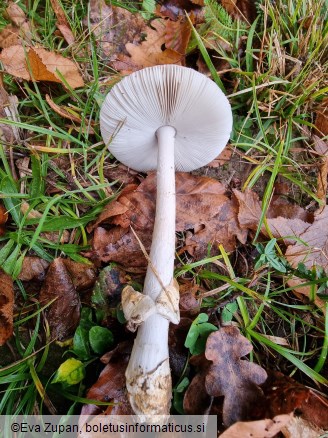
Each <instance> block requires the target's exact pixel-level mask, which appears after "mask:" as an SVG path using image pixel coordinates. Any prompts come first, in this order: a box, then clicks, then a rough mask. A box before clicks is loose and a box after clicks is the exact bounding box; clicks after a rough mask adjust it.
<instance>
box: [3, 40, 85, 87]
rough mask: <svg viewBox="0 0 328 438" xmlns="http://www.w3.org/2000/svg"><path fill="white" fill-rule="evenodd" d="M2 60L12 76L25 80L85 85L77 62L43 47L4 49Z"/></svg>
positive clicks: (17, 46)
mask: <svg viewBox="0 0 328 438" xmlns="http://www.w3.org/2000/svg"><path fill="white" fill-rule="evenodd" d="M0 61H1V62H2V64H3V66H4V69H5V70H6V72H7V73H9V74H11V75H12V76H15V77H18V78H22V79H25V80H28V81H30V80H35V81H50V82H58V83H61V84H63V85H64V86H65V82H67V84H68V85H69V86H70V87H71V88H78V87H82V86H83V85H84V82H83V79H82V76H81V74H80V73H79V70H78V68H77V66H76V64H75V63H74V62H73V61H71V60H70V59H68V58H64V57H63V56H61V55H59V54H56V53H54V52H49V51H47V50H45V49H43V48H41V47H22V46H20V45H15V46H11V47H9V48H6V49H3V51H2V52H1V54H0Z"/></svg>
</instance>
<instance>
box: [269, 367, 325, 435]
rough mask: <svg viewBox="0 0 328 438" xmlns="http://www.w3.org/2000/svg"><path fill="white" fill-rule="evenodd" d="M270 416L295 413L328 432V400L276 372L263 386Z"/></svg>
mask: <svg viewBox="0 0 328 438" xmlns="http://www.w3.org/2000/svg"><path fill="white" fill-rule="evenodd" d="M263 391H264V393H265V395H266V398H267V401H268V406H269V412H268V414H269V416H270V417H271V416H272V417H273V416H275V415H280V414H289V413H290V412H292V413H294V414H295V416H298V417H299V416H300V417H301V418H302V419H303V420H306V421H309V422H311V423H312V424H314V425H315V426H317V427H319V428H320V429H324V430H328V415H327V412H328V400H327V398H324V397H322V396H321V395H319V394H318V393H317V392H316V391H315V390H313V389H311V388H309V387H307V386H304V385H302V384H300V383H298V382H297V381H296V380H294V379H292V378H291V377H289V376H285V375H284V374H282V373H280V372H278V371H274V372H271V373H270V374H269V378H268V380H267V381H266V382H265V385H264V386H263Z"/></svg>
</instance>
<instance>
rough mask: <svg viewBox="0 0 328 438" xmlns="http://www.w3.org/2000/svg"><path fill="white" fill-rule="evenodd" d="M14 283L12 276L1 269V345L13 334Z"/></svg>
mask: <svg viewBox="0 0 328 438" xmlns="http://www.w3.org/2000/svg"><path fill="white" fill-rule="evenodd" d="M13 308H14V285H13V280H12V278H11V277H10V276H9V275H8V274H6V273H5V272H4V271H3V270H2V269H0V346H1V345H3V344H4V343H5V342H7V341H8V339H9V338H10V337H11V336H12V334H13V329H14V326H13V322H14V318H13Z"/></svg>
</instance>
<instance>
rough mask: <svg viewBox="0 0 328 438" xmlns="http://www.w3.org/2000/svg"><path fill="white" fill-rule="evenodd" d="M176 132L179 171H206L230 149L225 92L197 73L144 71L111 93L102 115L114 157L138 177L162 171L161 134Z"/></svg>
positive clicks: (174, 67)
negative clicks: (159, 162)
mask: <svg viewBox="0 0 328 438" xmlns="http://www.w3.org/2000/svg"><path fill="white" fill-rule="evenodd" d="M168 125H169V126H173V127H174V128H175V129H176V137H175V152H174V153H175V157H174V158H175V160H174V161H175V168H176V170H178V171H186V172H188V171H191V170H194V169H198V168H199V167H202V166H205V165H206V164H208V163H209V162H210V161H212V160H213V159H214V158H216V157H217V156H218V155H219V153H220V152H221V151H222V150H223V149H224V147H225V146H226V144H227V142H228V140H229V137H230V133H231V130H232V114H231V108H230V104H229V102H228V100H227V98H226V97H225V95H224V94H223V93H222V91H221V90H220V88H219V87H218V86H217V85H216V84H215V83H214V82H213V81H211V80H210V79H208V78H207V77H206V76H204V75H202V74H201V73H198V72H197V71H195V70H192V69H189V68H186V67H181V66H177V65H159V66H155V67H149V68H145V69H143V70H139V71H137V72H135V73H132V74H131V75H130V76H127V77H125V78H124V79H123V80H122V81H121V82H119V83H118V84H116V85H115V86H114V87H113V88H112V90H111V91H110V92H109V93H108V95H107V97H106V99H105V101H104V104H103V106H102V108H101V112H100V128H101V134H102V137H103V139H104V141H105V143H106V144H107V145H108V148H109V150H110V151H111V152H112V154H113V155H114V156H115V157H116V158H117V159H118V160H119V161H121V162H122V163H124V164H125V165H126V166H128V167H131V168H133V169H135V170H138V171H143V172H144V171H149V170H155V169H156V168H157V153H158V149H157V139H156V131H157V129H158V128H160V127H161V126H168Z"/></svg>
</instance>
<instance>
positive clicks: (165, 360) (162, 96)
mask: <svg viewBox="0 0 328 438" xmlns="http://www.w3.org/2000/svg"><path fill="white" fill-rule="evenodd" d="M100 127H101V133H102V137H103V139H104V142H105V144H106V145H108V148H109V150H110V152H111V153H112V154H113V155H114V156H115V157H116V158H117V159H118V160H119V161H121V162H122V163H124V164H125V165H126V166H128V167H131V168H132V169H135V170H137V171H141V172H148V171H151V170H155V169H156V170H157V197H156V215H155V224H154V231H153V238H152V244H151V250H150V256H149V258H150V260H149V264H148V268H147V273H146V278H145V282H144V289H143V294H140V293H139V292H136V291H134V290H133V289H132V288H131V287H127V288H125V290H124V291H123V294H122V305H123V310H124V313H125V315H126V318H127V319H128V320H129V326H130V328H132V329H135V328H136V327H137V326H138V325H140V327H139V329H138V334H137V337H136V339H135V342H134V346H133V349H132V354H131V358H130V362H129V365H128V367H127V371H126V381H127V390H128V393H129V400H130V403H131V406H132V409H133V410H134V412H135V413H136V414H138V415H140V416H143V418H144V419H145V421H151V417H152V416H153V415H168V413H169V409H170V402H171V373H170V366H169V354H168V326H169V322H170V321H171V322H174V323H178V322H179V306H178V303H179V292H178V289H177V287H176V285H175V284H174V281H173V269H174V258H175V216H176V213H175V210H176V199H175V198H176V196H175V170H177V171H184V172H189V171H192V170H194V169H197V168H199V167H201V166H204V165H206V164H208V163H209V162H210V161H212V160H213V159H214V158H216V157H217V156H218V154H219V153H220V152H221V151H222V149H224V147H225V146H226V144H227V142H228V140H229V136H230V133H231V129H232V114H231V108H230V104H229V102H228V100H227V98H226V97H225V96H224V94H223V93H222V91H221V90H220V89H219V88H218V87H217V85H216V84H215V83H214V82H212V81H211V80H210V79H208V78H207V77H206V76H204V75H202V74H200V73H198V72H197V71H195V70H192V69H189V68H186V67H181V66H176V65H159V66H155V67H148V68H145V69H143V70H139V71H137V72H135V73H132V74H131V75H130V76H127V77H125V78H124V79H123V80H122V81H120V82H119V83H118V84H116V85H115V86H114V87H113V88H112V89H111V91H110V92H109V93H108V95H107V97H106V99H105V101H104V103H103V105H102V108H101V112H100Z"/></svg>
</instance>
